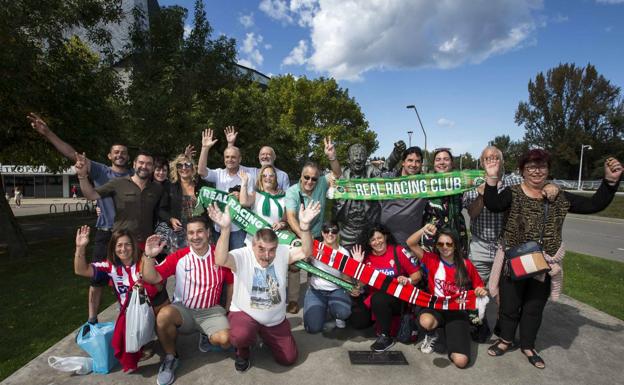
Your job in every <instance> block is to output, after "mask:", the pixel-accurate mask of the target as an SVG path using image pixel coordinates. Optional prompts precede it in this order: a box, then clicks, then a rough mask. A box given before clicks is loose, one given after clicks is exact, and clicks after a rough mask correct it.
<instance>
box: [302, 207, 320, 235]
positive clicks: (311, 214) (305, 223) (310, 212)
mask: <svg viewBox="0 0 624 385" xmlns="http://www.w3.org/2000/svg"><path fill="white" fill-rule="evenodd" d="M320 212H321V203H320V202H317V201H312V203H311V204H309V205H308V207H306V208H303V203H302V204H301V206H300V207H299V225H300V226H301V227H302V230H303V227H307V228H309V227H310V223H312V221H313V220H314V218H316V216H317V215H319V213H320Z"/></svg>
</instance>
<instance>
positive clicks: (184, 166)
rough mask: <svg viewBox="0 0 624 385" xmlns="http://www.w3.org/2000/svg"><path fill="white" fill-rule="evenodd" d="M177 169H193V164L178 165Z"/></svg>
mask: <svg viewBox="0 0 624 385" xmlns="http://www.w3.org/2000/svg"><path fill="white" fill-rule="evenodd" d="M176 168H177V169H178V170H179V169H181V168H193V163H191V162H183V163H178V164H176Z"/></svg>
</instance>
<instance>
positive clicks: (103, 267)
mask: <svg viewBox="0 0 624 385" xmlns="http://www.w3.org/2000/svg"><path fill="white" fill-rule="evenodd" d="M91 266H93V275H94V276H95V278H98V279H99V276H100V275H102V274H106V275H108V276H109V277H110V279H111V280H112V285H113V289H114V290H115V295H116V296H117V301H118V302H119V304H120V305H121V306H125V305H126V301H127V300H128V298H127V297H128V293H129V292H130V290H131V289H132V287H134V285H135V284H136V283H137V282H138V281H139V280H140V279H141V274H140V273H139V269H138V267H137V266H138V264H133V265H132V266H124V265H122V264H118V265H112V264H111V263H110V262H109V261H102V262H94V263H92V264H91ZM142 284H143V286H144V287H145V290H146V291H147V294H148V296H149V297H150V298H153V297H154V296H155V295H156V293H157V292H158V289H156V287H154V286H152V285H149V284H146V283H142Z"/></svg>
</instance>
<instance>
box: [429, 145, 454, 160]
mask: <svg viewBox="0 0 624 385" xmlns="http://www.w3.org/2000/svg"><path fill="white" fill-rule="evenodd" d="M441 152H447V153H448V154H449V156H450V157H451V162H453V154H452V153H451V149H450V148H448V147H440V148H436V149H435V150H433V159H435V157H436V155H438V154H439V153H441Z"/></svg>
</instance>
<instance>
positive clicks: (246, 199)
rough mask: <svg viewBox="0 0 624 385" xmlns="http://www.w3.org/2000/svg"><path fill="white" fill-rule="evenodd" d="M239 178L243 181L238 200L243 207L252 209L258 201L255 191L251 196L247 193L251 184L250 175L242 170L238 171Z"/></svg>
mask: <svg viewBox="0 0 624 385" xmlns="http://www.w3.org/2000/svg"><path fill="white" fill-rule="evenodd" d="M238 176H239V177H240V179H241V189H240V194H239V195H238V200H239V202H240V204H241V205H242V206H243V207H251V206H252V205H253V204H254V200H255V199H256V193H255V191H254V192H253V193H251V194H249V193H248V192H247V185H248V184H249V174H247V173H246V172H245V171H244V170H243V169H242V168H241V169H240V170H239V171H238Z"/></svg>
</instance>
